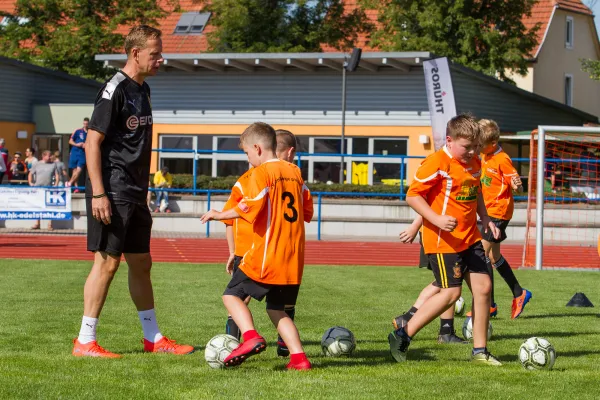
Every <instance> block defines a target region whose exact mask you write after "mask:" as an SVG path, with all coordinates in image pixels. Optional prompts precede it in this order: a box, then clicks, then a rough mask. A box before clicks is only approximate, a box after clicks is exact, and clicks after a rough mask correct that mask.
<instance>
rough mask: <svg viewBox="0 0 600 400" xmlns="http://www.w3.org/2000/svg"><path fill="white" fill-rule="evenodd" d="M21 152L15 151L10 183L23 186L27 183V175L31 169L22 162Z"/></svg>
mask: <svg viewBox="0 0 600 400" xmlns="http://www.w3.org/2000/svg"><path fill="white" fill-rule="evenodd" d="M21 156H22V155H21V152H20V151H15V155H14V156H13V159H12V162H11V163H10V167H9V170H10V183H11V184H13V185H21V184H26V183H27V173H28V172H29V169H28V168H27V165H25V163H24V162H23V160H21Z"/></svg>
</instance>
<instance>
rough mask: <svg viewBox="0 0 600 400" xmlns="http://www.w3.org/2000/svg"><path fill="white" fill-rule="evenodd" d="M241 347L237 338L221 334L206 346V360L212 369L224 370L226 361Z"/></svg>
mask: <svg viewBox="0 0 600 400" xmlns="http://www.w3.org/2000/svg"><path fill="white" fill-rule="evenodd" d="M239 345H240V342H239V340H237V339H236V338H235V337H233V336H231V335H227V334H225V333H221V334H220V335H217V336H215V337H213V338H212V339H210V340H209V341H208V343H207V344H206V349H204V359H205V360H206V362H207V363H208V365H209V367H211V368H223V367H224V366H225V359H226V358H227V357H228V356H229V354H231V352H232V351H233V350H235V348H236V347H238V346H239Z"/></svg>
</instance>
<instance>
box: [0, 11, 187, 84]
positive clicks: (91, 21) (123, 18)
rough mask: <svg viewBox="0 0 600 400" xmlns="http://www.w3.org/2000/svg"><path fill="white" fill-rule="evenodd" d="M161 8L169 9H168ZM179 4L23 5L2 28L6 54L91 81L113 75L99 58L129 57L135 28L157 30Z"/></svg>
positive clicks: (0, 34) (1, 44) (1, 40)
mask: <svg viewBox="0 0 600 400" xmlns="http://www.w3.org/2000/svg"><path fill="white" fill-rule="evenodd" d="M158 3H161V4H163V5H164V7H165V8H162V7H161V6H160V5H159V4H158ZM177 6H178V2H177V1H176V0H164V1H161V2H156V1H145V0H118V1H113V0H17V1H16V5H15V12H14V15H6V14H4V16H7V17H8V23H7V24H3V26H0V54H1V55H3V56H6V57H11V58H17V59H19V60H22V61H26V62H30V63H34V64H37V65H40V66H43V67H47V68H51V69H55V70H59V71H64V72H68V73H70V74H74V75H79V76H82V77H86V78H94V79H104V78H106V77H107V76H108V75H109V74H110V73H111V71H110V70H109V69H107V68H105V67H104V66H103V65H102V64H101V63H99V62H97V61H95V60H94V56H95V55H96V54H105V53H114V52H122V51H123V42H124V35H123V34H122V33H119V31H118V29H119V28H123V27H125V29H124V30H123V29H121V32H126V31H127V28H126V27H129V26H133V25H137V24H148V25H156V21H157V19H159V18H161V17H164V16H165V15H167V14H168V11H171V10H174V9H176V7H177Z"/></svg>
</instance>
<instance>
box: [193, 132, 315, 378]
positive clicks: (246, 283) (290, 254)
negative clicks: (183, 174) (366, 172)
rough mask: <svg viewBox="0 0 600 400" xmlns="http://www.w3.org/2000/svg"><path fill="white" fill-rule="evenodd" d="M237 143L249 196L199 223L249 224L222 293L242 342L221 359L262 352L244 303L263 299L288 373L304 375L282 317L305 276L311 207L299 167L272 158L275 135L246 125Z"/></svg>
mask: <svg viewBox="0 0 600 400" xmlns="http://www.w3.org/2000/svg"><path fill="white" fill-rule="evenodd" d="M240 144H241V146H242V148H243V150H244V152H245V153H246V154H247V155H248V161H249V162H250V164H251V165H252V166H253V167H254V169H253V171H252V176H251V178H250V183H249V187H248V193H247V194H245V196H244V199H243V200H242V201H241V202H240V203H238V205H236V206H235V207H234V208H232V209H230V210H227V211H224V212H220V211H216V210H210V211H208V212H207V213H206V214H204V215H203V216H202V218H201V221H202V222H203V223H206V222H208V221H210V220H219V221H220V220H227V219H234V218H242V219H244V220H245V221H246V222H248V223H251V224H252V232H253V233H252V247H251V248H250V250H249V251H248V252H247V253H246V254H245V255H244V257H243V259H242V261H241V263H240V266H239V269H238V270H237V271H236V272H235V273H234V274H233V276H232V277H231V281H230V282H229V284H228V285H227V288H226V289H225V292H224V293H223V303H224V304H225V307H226V308H227V311H229V314H230V315H231V316H232V318H233V320H234V321H235V323H236V324H237V326H239V328H240V330H241V332H242V337H243V342H242V343H241V344H240V345H239V346H238V347H237V348H236V349H235V350H234V351H232V352H231V354H230V355H229V356H228V357H227V358H226V359H225V366H226V367H232V366H235V365H239V364H241V363H242V362H244V361H245V360H246V359H247V358H248V357H250V356H252V355H254V354H258V353H260V352H262V351H264V350H265V348H266V346H267V342H266V341H265V339H264V338H263V337H262V336H260V335H259V334H258V332H257V331H256V330H255V327H254V321H253V319H252V314H251V313H250V310H249V309H248V306H247V305H246V304H245V303H244V299H245V298H247V297H248V296H250V297H253V298H255V299H256V300H259V301H260V300H262V299H263V298H265V297H266V301H267V314H268V315H269V317H270V318H271V321H272V322H273V324H274V325H275V326H276V327H277V331H278V332H279V334H280V335H281V337H282V338H283V340H284V341H285V344H286V345H287V347H288V349H289V351H290V362H289V363H288V365H287V368H288V369H296V370H306V369H310V368H311V364H310V362H309V361H308V359H307V358H306V354H305V353H304V349H303V348H302V343H301V342H300V335H299V334H298V330H297V329H296V325H295V324H294V321H292V319H291V318H290V317H289V316H288V315H287V314H286V313H285V305H286V304H296V299H297V298H298V292H299V289H300V283H301V282H302V274H303V271H304V245H305V234H304V222H310V220H311V218H312V215H313V202H312V197H311V195H310V191H309V190H308V188H307V187H306V185H304V181H303V180H302V174H301V172H300V168H298V167H297V166H296V165H294V164H291V163H288V162H286V161H282V160H279V159H278V158H277V157H276V154H275V153H276V148H277V141H276V134H275V130H274V129H273V128H272V127H271V126H270V125H268V124H265V123H262V122H257V123H254V124H252V125H250V126H249V127H248V128H246V130H245V131H244V133H243V134H242V136H241V138H240Z"/></svg>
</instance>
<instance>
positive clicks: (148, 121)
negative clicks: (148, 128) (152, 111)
mask: <svg viewBox="0 0 600 400" xmlns="http://www.w3.org/2000/svg"><path fill="white" fill-rule="evenodd" d="M125 124H126V125H127V129H129V130H130V131H135V130H136V129H137V128H138V127H139V126H145V125H152V115H144V116H143V117H140V118H138V117H137V116H136V115H132V116H131V117H129V118H127V122H126V123H125Z"/></svg>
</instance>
